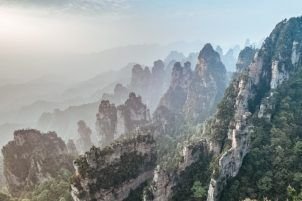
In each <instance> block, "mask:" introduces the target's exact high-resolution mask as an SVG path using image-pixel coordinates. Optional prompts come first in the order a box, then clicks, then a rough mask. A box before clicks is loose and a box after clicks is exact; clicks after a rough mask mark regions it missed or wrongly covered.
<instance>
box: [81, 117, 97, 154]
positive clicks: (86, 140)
mask: <svg viewBox="0 0 302 201" xmlns="http://www.w3.org/2000/svg"><path fill="white" fill-rule="evenodd" d="M78 134H79V137H80V138H79V139H78V141H77V144H78V147H79V148H80V151H81V152H82V153H83V152H86V151H88V150H89V149H90V148H91V147H92V145H93V143H92V141H91V134H92V131H91V129H90V128H89V127H88V126H87V125H86V123H85V121H83V120H80V121H79V122H78Z"/></svg>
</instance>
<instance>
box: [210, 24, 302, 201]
mask: <svg viewBox="0 0 302 201" xmlns="http://www.w3.org/2000/svg"><path fill="white" fill-rule="evenodd" d="M301 30H302V18H292V19H290V20H285V21H282V22H281V23H279V24H278V25H277V26H276V28H275V29H274V30H273V32H272V33H271V34H270V36H269V37H268V38H267V39H266V40H265V42H264V44H263V46H262V47H261V49H260V50H259V51H258V52H257V54H256V56H255V58H254V61H253V62H252V63H251V64H250V65H249V66H248V67H247V68H246V70H245V71H244V72H243V73H242V74H241V75H240V77H239V78H238V80H237V82H236V83H237V84H236V85H235V88H236V90H235V91H236V94H234V96H233V99H234V103H235V104H234V110H233V111H232V113H231V118H230V121H229V122H228V129H227V130H226V131H225V132H223V133H224V135H226V138H225V140H224V143H225V144H224V145H222V146H221V145H220V146H221V149H220V151H219V152H218V153H217V154H218V155H219V162H218V169H216V170H215V171H214V174H213V177H212V180H211V182H210V186H209V192H208V201H213V200H219V198H220V193H221V191H222V190H223V188H224V186H225V185H226V182H227V181H228V179H229V178H232V177H235V176H236V175H237V174H238V171H239V170H240V167H241V165H242V161H243V158H244V157H245V155H246V154H247V153H248V151H249V148H250V143H249V142H250V134H251V131H252V127H253V124H252V122H251V121H250V119H251V117H252V116H253V117H258V118H259V117H260V118H262V117H264V116H265V117H266V119H270V115H269V114H268V113H269V109H268V110H266V109H265V108H271V107H272V106H271V105H270V104H269V97H270V96H271V95H272V93H274V90H275V89H276V88H277V87H278V86H279V85H280V84H281V83H282V82H283V81H284V80H286V79H290V74H291V73H292V72H294V71H295V70H296V69H297V67H298V64H299V62H301V45H300V44H301V42H302V37H301V34H300V33H301ZM293 55H295V56H293ZM293 57H294V58H295V59H293ZM293 60H294V62H293ZM300 64H301V63H300ZM242 69H244V67H243V68H242ZM230 98H231V97H230ZM210 129H214V127H211V128H210ZM223 133H221V134H223ZM213 134H214V135H212V137H213V136H215V134H218V133H217V132H214V133H213ZM212 142H213V144H215V143H216V142H217V140H215V138H212ZM227 142H228V143H227ZM223 150H224V151H223ZM225 150H226V151H225Z"/></svg>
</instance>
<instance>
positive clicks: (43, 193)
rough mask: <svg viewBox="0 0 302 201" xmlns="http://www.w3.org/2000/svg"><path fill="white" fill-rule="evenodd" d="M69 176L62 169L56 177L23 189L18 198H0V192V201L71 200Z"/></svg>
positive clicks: (69, 174) (68, 173) (67, 172)
mask: <svg viewBox="0 0 302 201" xmlns="http://www.w3.org/2000/svg"><path fill="white" fill-rule="evenodd" d="M70 176H71V173H70V172H69V171H68V170H66V169H65V170H64V169H63V170H61V171H60V172H59V173H58V176H57V177H56V178H54V179H51V180H49V181H46V182H43V183H41V184H39V185H36V186H35V187H34V188H33V189H32V190H30V191H24V192H23V193H22V195H21V196H20V197H19V198H10V197H8V198H9V199H8V200H5V199H4V200H1V199H2V197H1V196H2V194H1V193H0V201H73V199H72V197H71V195H70V184H69V178H70Z"/></svg>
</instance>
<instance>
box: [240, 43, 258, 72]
mask: <svg viewBox="0 0 302 201" xmlns="http://www.w3.org/2000/svg"><path fill="white" fill-rule="evenodd" d="M255 54H256V49H254V48H252V47H245V48H244V49H243V50H242V51H241V52H240V53H239V56H238V60H237V63H236V72H237V73H240V72H243V71H245V70H246V68H247V67H248V66H249V65H250V64H251V63H252V62H253V59H254V57H255Z"/></svg>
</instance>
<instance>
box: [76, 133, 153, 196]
mask: <svg viewBox="0 0 302 201" xmlns="http://www.w3.org/2000/svg"><path fill="white" fill-rule="evenodd" d="M150 132H151V131H147V130H144V131H138V132H137V133H136V134H135V135H134V136H132V137H130V138H127V139H124V140H121V141H116V142H115V143H113V144H111V145H110V146H108V147H105V148H104V149H99V148H95V147H93V148H92V149H91V150H90V151H89V152H87V153H86V154H85V156H82V157H80V158H79V159H77V160H76V161H75V162H74V165H75V169H76V174H75V175H74V176H73V178H72V185H71V188H72V196H73V198H74V200H75V201H91V200H104V201H112V200H116V201H122V200H124V199H126V198H127V197H128V195H129V193H130V191H131V190H135V189H136V188H138V187H139V186H140V185H141V184H143V183H144V182H145V181H147V180H150V179H151V178H152V176H153V169H154V167H155V163H156V151H155V141H154V140H153V137H152V134H151V133H150Z"/></svg>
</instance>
